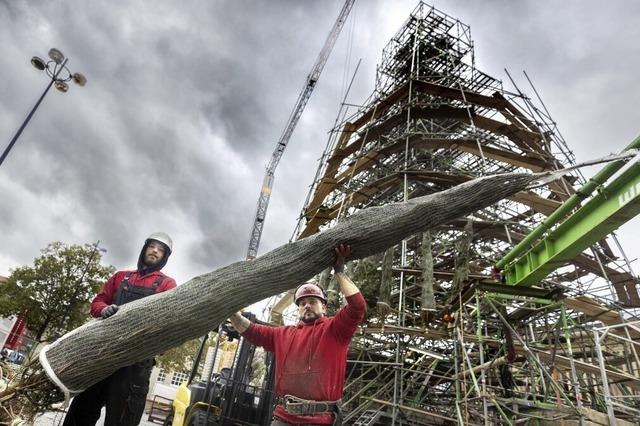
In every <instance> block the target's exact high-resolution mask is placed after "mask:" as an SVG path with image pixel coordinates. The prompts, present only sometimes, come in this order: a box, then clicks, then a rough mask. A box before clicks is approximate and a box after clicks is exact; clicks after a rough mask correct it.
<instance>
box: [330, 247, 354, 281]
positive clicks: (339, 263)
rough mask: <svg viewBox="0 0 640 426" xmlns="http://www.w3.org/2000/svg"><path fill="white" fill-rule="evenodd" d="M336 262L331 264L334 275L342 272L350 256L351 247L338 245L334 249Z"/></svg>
mask: <svg viewBox="0 0 640 426" xmlns="http://www.w3.org/2000/svg"><path fill="white" fill-rule="evenodd" d="M335 252H336V262H335V263H334V264H333V272H335V273H336V274H338V273H340V272H344V262H345V260H346V258H347V257H349V256H351V246H350V245H349V244H338V245H337V246H336V248H335Z"/></svg>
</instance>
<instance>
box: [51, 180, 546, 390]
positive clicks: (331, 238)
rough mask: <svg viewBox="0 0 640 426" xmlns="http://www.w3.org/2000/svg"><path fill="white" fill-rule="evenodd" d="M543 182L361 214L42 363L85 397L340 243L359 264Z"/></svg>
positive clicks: (329, 259) (129, 313)
mask: <svg viewBox="0 0 640 426" xmlns="http://www.w3.org/2000/svg"><path fill="white" fill-rule="evenodd" d="M538 177H539V176H537V175H531V174H518V173H513V174H503V175H495V176H487V177H482V178H478V179H475V180H472V181H469V182H465V183H463V184H461V185H458V186H456V187H454V188H451V189H449V190H446V191H442V192H439V193H435V194H431V195H428V196H425V197H420V198H415V199H412V200H410V201H408V202H406V203H396V204H388V205H385V206H381V207H371V208H368V209H365V210H362V211H360V212H357V213H355V214H353V215H352V216H350V217H348V218H346V219H344V220H342V221H341V222H340V223H338V224H337V225H336V226H334V227H333V228H331V229H328V230H326V231H324V232H321V233H318V234H315V235H312V236H309V237H307V238H304V239H301V240H298V241H295V242H293V243H289V244H285V245H283V246H281V247H279V248H277V249H275V250H273V251H271V252H269V253H267V254H265V255H263V256H260V257H258V258H256V259H253V260H248V261H241V262H236V263H233V264H231V265H228V266H225V267H222V268H220V269H218V270H216V271H213V272H210V273H207V274H204V275H201V276H199V277H196V278H193V279H192V280H190V281H189V282H187V283H185V284H182V285H180V286H178V287H177V288H176V289H174V290H172V291H168V292H164V293H160V294H157V295H154V296H150V297H146V298H144V299H141V300H137V301H134V302H131V303H128V304H126V305H124V306H122V307H121V308H120V310H119V311H118V313H117V314H116V315H114V316H113V317H110V318H108V319H106V320H95V321H91V322H89V323H87V324H85V325H83V326H82V327H79V328H77V329H76V330H73V331H71V332H70V333H68V334H66V335H65V336H63V337H61V338H60V339H58V340H57V341H55V342H53V343H52V344H51V345H48V346H47V347H45V348H44V349H43V350H42V352H41V354H40V362H41V363H42V365H43V367H45V370H46V371H47V374H48V375H49V377H50V379H51V380H52V382H54V383H55V384H56V385H58V386H59V387H61V388H63V390H65V389H64V388H66V390H68V391H69V392H70V393H71V394H73V393H77V392H80V391H82V390H83V389H86V388H87V387H89V386H90V385H92V384H94V383H96V382H98V381H100V380H101V379H103V378H105V377H108V376H109V375H110V374H112V373H113V372H114V371H116V370H117V369H119V368H121V367H124V366H127V365H130V364H132V363H134V362H136V361H141V360H144V359H148V358H151V357H153V356H155V355H156V354H158V353H161V352H164V351H166V350H169V349H170V348H173V347H175V346H178V345H180V344H182V343H183V342H186V341H187V340H190V339H193V338H196V337H198V336H202V335H203V334H205V333H206V332H207V331H209V330H211V329H212V328H214V327H215V326H216V325H217V324H219V323H220V322H222V321H224V320H225V319H226V318H227V317H228V316H229V315H230V314H231V313H233V312H235V311H237V310H239V309H241V308H242V307H245V306H248V305H250V304H252V303H255V302H258V301H260V300H262V299H264V298H266V297H269V296H272V295H274V294H277V293H280V292H283V291H285V290H288V289H290V288H293V287H295V286H296V285H298V284H299V283H301V282H304V281H306V280H308V279H310V278H312V277H313V276H314V275H316V274H318V273H320V272H321V271H322V270H323V269H325V268H327V267H329V266H330V265H332V264H333V262H334V258H335V253H334V246H335V245H336V244H338V243H343V242H346V243H349V244H351V245H352V246H353V254H352V257H353V258H354V259H361V258H364V257H366V256H370V255H373V254H376V253H380V252H382V251H384V250H385V249H386V248H388V247H391V246H393V245H395V244H397V243H398V242H399V241H401V240H402V239H403V238H406V237H409V236H411V235H414V234H416V233H418V232H422V231H424V230H426V229H429V228H431V227H434V226H437V225H440V224H442V223H445V222H447V221H450V220H453V219H455V218H459V217H463V216H465V215H467V214H469V213H471V212H473V211H476V210H479V209H482V208H484V207H487V206H489V205H492V204H494V203H496V202H498V201H500V200H502V199H504V198H506V197H509V196H511V195H513V194H515V193H517V192H519V191H522V190H524V189H525V188H526V187H527V185H528V184H530V183H531V182H532V181H534V180H535V179H537V178H538Z"/></svg>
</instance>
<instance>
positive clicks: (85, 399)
mask: <svg viewBox="0 0 640 426" xmlns="http://www.w3.org/2000/svg"><path fill="white" fill-rule="evenodd" d="M153 364H154V362H153V360H147V361H142V362H138V363H135V364H133V365H130V366H128V367H124V368H121V369H120V370H118V371H116V372H115V373H113V374H112V375H111V376H109V377H107V378H106V379H104V380H102V381H100V382H98V383H96V384H95V385H93V386H91V387H89V388H88V389H86V390H85V391H83V392H82V393H80V394H78V395H76V396H75V397H74V398H73V401H72V402H71V406H70V407H69V410H68V411H67V415H66V416H65V418H64V423H63V424H62V425H63V426H95V424H96V421H98V419H99V418H100V411H101V410H102V407H105V406H106V417H105V420H104V425H105V426H137V425H138V424H139V423H140V419H141V418H142V414H143V412H144V404H145V402H146V398H147V392H149V376H150V375H151V369H152V368H153Z"/></svg>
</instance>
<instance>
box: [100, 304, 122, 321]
mask: <svg viewBox="0 0 640 426" xmlns="http://www.w3.org/2000/svg"><path fill="white" fill-rule="evenodd" d="M116 312H118V305H109V306H105V307H104V308H102V310H101V311H100V316H101V317H102V319H107V318H109V317H110V316H111V315H113V314H115V313H116Z"/></svg>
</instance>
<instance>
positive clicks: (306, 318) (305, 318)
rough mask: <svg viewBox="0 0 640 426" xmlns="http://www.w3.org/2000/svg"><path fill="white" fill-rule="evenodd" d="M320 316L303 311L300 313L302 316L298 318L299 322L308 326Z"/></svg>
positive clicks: (320, 315) (319, 314)
mask: <svg viewBox="0 0 640 426" xmlns="http://www.w3.org/2000/svg"><path fill="white" fill-rule="evenodd" d="M321 317H322V314H321V313H315V312H313V311H305V312H303V313H302V315H301V316H300V321H302V322H304V323H306V324H309V323H312V322H314V321H315V320H317V319H318V318H321Z"/></svg>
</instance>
